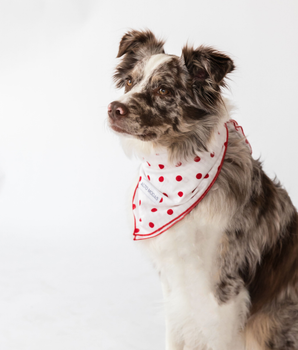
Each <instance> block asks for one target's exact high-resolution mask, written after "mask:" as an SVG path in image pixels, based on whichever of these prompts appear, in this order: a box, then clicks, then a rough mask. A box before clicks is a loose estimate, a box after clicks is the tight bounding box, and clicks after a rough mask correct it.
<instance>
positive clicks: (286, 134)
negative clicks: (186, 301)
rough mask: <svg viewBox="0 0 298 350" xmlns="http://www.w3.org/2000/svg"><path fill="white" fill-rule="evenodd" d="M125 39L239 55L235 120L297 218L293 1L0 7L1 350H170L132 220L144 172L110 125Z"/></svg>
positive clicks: (296, 5) (297, 73)
mask: <svg viewBox="0 0 298 350" xmlns="http://www.w3.org/2000/svg"><path fill="white" fill-rule="evenodd" d="M130 28H133V29H143V28H149V29H151V30H152V31H153V32H154V33H155V34H156V35H157V36H158V37H162V38H164V39H167V43H166V46H165V49H166V51H167V52H168V53H172V54H176V55H180V52H181V48H182V46H183V45H184V44H185V43H186V42H187V41H188V42H189V43H193V44H194V45H195V46H198V45H200V44H207V45H211V46H215V47H216V48H217V49H219V50H223V51H225V52H226V53H228V54H230V55H231V57H232V58H233V59H234V61H235V64H236V66H237V70H236V72H235V73H233V74H232V75H231V82H230V87H231V89H230V92H229V91H228V92H227V95H228V96H230V98H231V99H232V101H233V103H234V104H235V105H236V106H237V108H238V109H237V111H236V113H235V115H234V118H235V119H236V120H237V121H238V123H239V124H240V125H242V126H243V127H244V130H245V132H246V134H247V135H248V138H249V141H250V143H251V144H252V147H253V155H254V157H259V156H261V159H262V160H263V161H264V167H265V169H266V171H267V172H268V173H269V175H270V176H271V177H273V176H274V175H275V174H276V175H277V176H278V178H279V179H280V180H281V182H282V184H283V185H284V186H285V187H286V188H287V190H288V191H289V192H290V195H291V197H292V199H293V202H294V203H295V204H296V206H297V205H298V187H297V185H296V184H295V179H296V178H297V175H298V168H297V156H296V151H297V146H298V138H297V131H296V130H295V128H296V127H297V118H298V113H297V99H298V88H297V80H298V64H297V62H298V40H297V33H298V2H297V1H290V0H283V1H276V0H250V1H239V0H235V1H222V0H209V1H201V0H193V1H189V0H185V1H183V2H178V1H173V0H171V1H157V0H152V1H150V2H148V1H141V0H137V1H135V0H127V1H113V0H112V1H105V2H104V1H100V0H98V1H96V0H19V1H16V0H0V119H1V121H0V122H1V124H0V240H1V241H0V348H1V350H40V349H43V350H52V349H55V350H62V349H63V350H64V349H71V350H81V349H84V350H93V349H102V350H119V349H121V350H133V349H135V350H140V349H142V350H149V349H150V350H152V349H156V350H158V349H160V350H161V349H163V348H164V340H163V333H164V325H163V316H162V302H161V300H162V297H161V290H160V286H159V281H158V278H157V276H156V274H155V271H154V270H153V268H152V267H151V264H150V262H149V261H148V260H147V258H146V257H145V256H143V253H142V252H141V251H140V250H139V249H138V247H137V243H135V242H133V241H132V235H131V232H130V230H129V225H128V220H127V216H126V213H125V208H124V207H125V203H126V197H125V196H126V193H127V189H128V188H129V186H130V185H131V181H132V179H133V174H134V173H135V170H136V168H137V163H136V162H135V161H131V160H128V159H126V158H125V156H124V154H123V152H122V150H121V148H120V146H119V141H118V138H117V137H116V136H115V135H113V134H112V133H111V132H110V131H109V130H108V128H107V125H106V116H107V115H106V106H107V105H108V103H109V102H111V101H113V100H115V99H116V98H117V96H119V94H120V93H121V92H118V91H116V90H115V89H114V87H113V84H112V79H111V76H112V73H113V69H114V66H115V64H116V63H117V61H116V59H115V56H116V54H117V50H118V43H119V40H120V39H121V36H122V35H123V34H124V32H125V31H127V30H128V29H130ZM119 169H121V171H120V170H119Z"/></svg>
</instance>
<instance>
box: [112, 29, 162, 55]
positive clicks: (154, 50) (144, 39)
mask: <svg viewBox="0 0 298 350" xmlns="http://www.w3.org/2000/svg"><path fill="white" fill-rule="evenodd" d="M163 45H164V41H162V40H157V39H156V37H155V35H154V34H153V33H152V32H151V31H150V30H146V31H137V30H132V31H130V32H127V33H126V34H124V36H123V37H122V39H121V41H120V45H119V51H118V55H117V58H118V57H121V56H123V55H124V54H129V53H132V54H135V53H136V52H137V51H139V50H140V51H142V52H143V53H148V54H151V55H154V54H158V53H164V49H163Z"/></svg>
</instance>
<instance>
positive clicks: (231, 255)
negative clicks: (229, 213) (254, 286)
mask: <svg viewBox="0 0 298 350" xmlns="http://www.w3.org/2000/svg"><path fill="white" fill-rule="evenodd" d="M244 263H245V260H244V255H243V254H241V250H240V248H239V245H238V244H237V241H236V240H235V236H234V235H233V234H231V233H226V234H225V236H224V237H223V240H222V243H221V246H220V254H219V261H218V266H219V268H218V277H217V281H216V285H215V296H216V298H217V300H218V302H219V303H220V304H222V303H226V302H228V301H229V300H231V299H232V298H234V297H236V296H237V295H238V294H239V293H240V291H241V290H242V289H243V287H244V281H243V279H242V278H241V277H240V275H239V270H240V268H241V267H242V266H243V264H244Z"/></svg>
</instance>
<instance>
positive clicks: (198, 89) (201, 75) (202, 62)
mask: <svg viewBox="0 0 298 350" xmlns="http://www.w3.org/2000/svg"><path fill="white" fill-rule="evenodd" d="M182 61H183V62H184V63H185V66H186V68H187V70H188V73H189V75H190V79H191V81H190V84H191V88H192V89H193V92H194V93H195V94H196V95H197V96H198V98H199V100H200V102H201V103H202V105H203V106H204V108H205V109H206V110H209V111H215V110H216V109H217V107H218V103H219V102H220V101H221V95H220V88H221V87H224V86H225V81H224V78H225V76H226V75H227V74H228V73H230V72H232V71H233V70H234V69H235V66H234V63H233V61H232V60H231V58H230V57H228V56H227V55H225V54H223V53H221V52H219V51H216V50H214V49H213V48H211V47H206V46H200V47H199V48H197V49H193V48H190V47H188V46H185V47H184V48H183V49H182Z"/></svg>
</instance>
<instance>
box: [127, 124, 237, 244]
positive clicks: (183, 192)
mask: <svg viewBox="0 0 298 350" xmlns="http://www.w3.org/2000/svg"><path fill="white" fill-rule="evenodd" d="M229 123H233V125H234V127H235V129H236V130H238V129H237V128H241V127H239V126H238V124H237V123H236V122H235V121H230V122H229ZM238 131H239V130H238ZM240 131H242V133H243V130H242V128H241V130H240ZM227 144H228V128H227V125H226V124H224V125H222V126H220V127H219V128H218V130H216V131H215V133H214V137H213V142H212V143H211V146H210V148H211V149H210V150H209V152H205V151H203V152H199V153H197V155H196V156H194V157H192V158H190V159H187V160H184V159H181V160H179V161H177V162H176V163H175V164H172V163H170V162H169V161H168V154H167V152H166V150H165V151H162V152H159V153H154V154H150V155H149V156H146V158H145V159H144V160H143V163H142V164H141V167H140V173H139V181H138V184H137V186H136V189H135V192H134V195H133V201H132V209H133V215H134V233H133V235H134V240H143V239H148V238H152V237H155V236H158V235H159V234H161V233H163V232H165V231H166V230H168V229H169V228H170V227H171V226H173V225H174V224H176V223H177V222H178V221H180V220H182V219H183V218H184V217H185V216H186V215H187V214H188V213H189V212H190V211H191V210H192V209H194V208H195V206H196V205H197V204H198V203H199V202H200V201H201V200H202V199H203V198H204V196H205V195H206V194H207V192H208V191H209V189H210V188H211V187H212V185H213V184H214V182H215V180H216V179H217V177H218V175H219V173H220V170H221V166H222V163H223V160H224V157H225V154H226V149H227Z"/></svg>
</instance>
